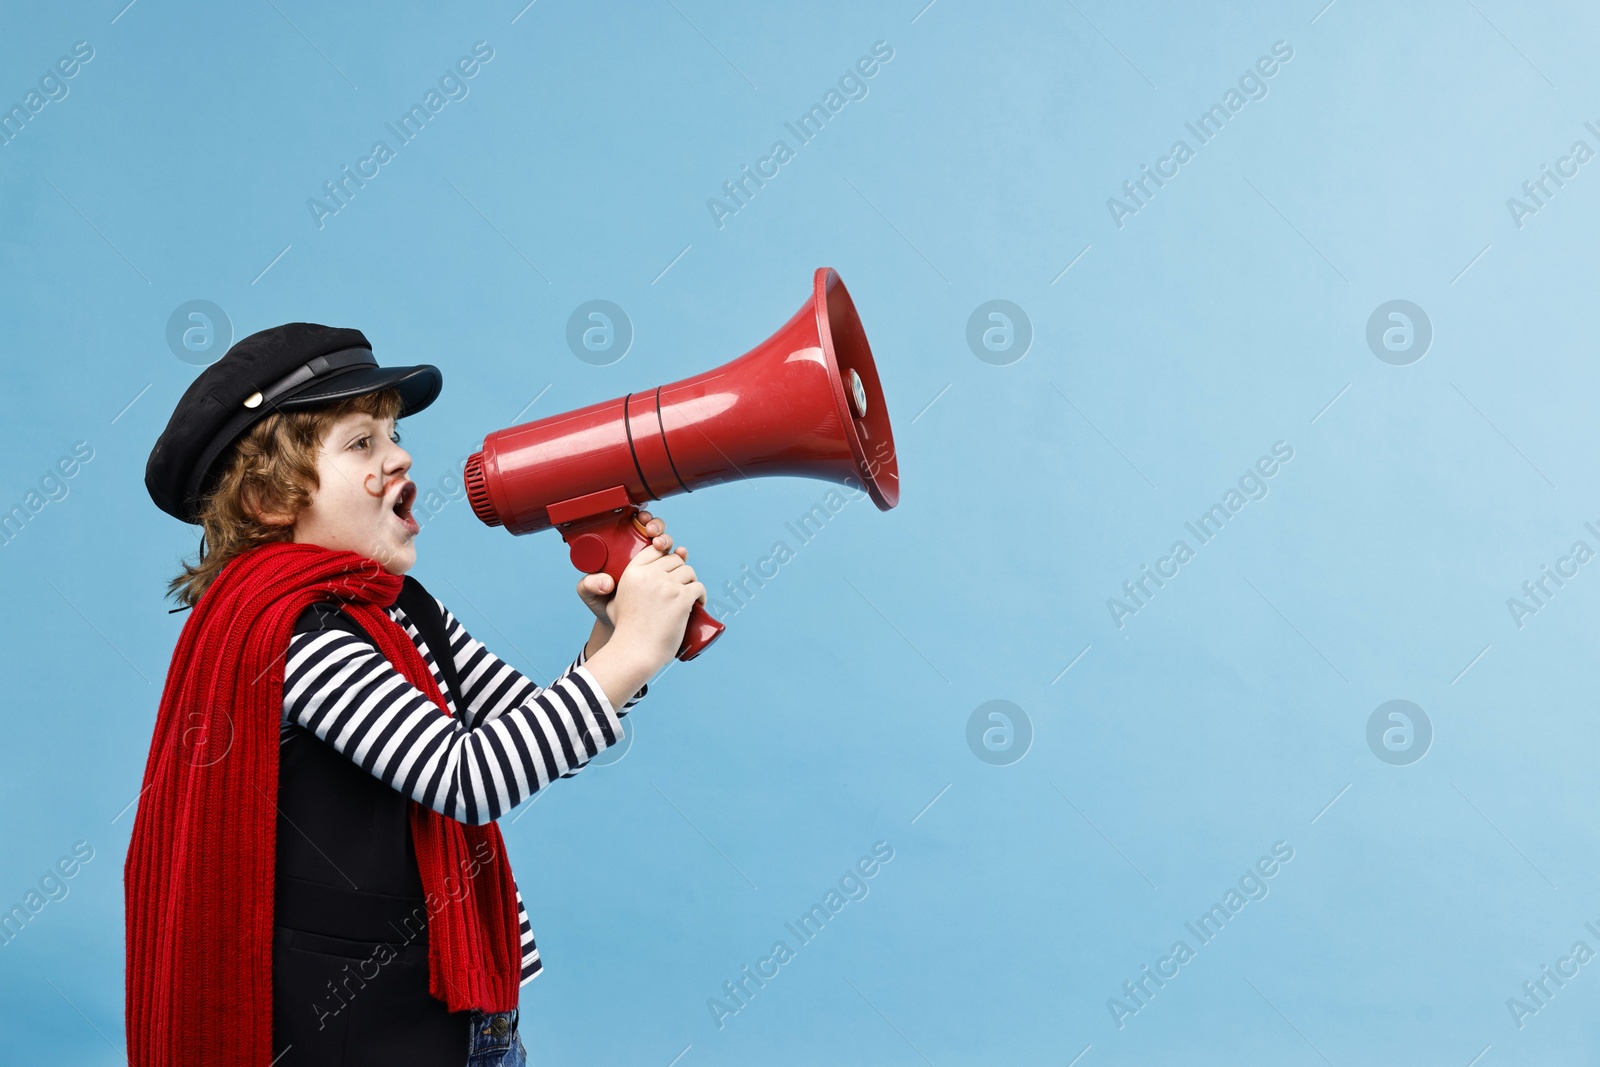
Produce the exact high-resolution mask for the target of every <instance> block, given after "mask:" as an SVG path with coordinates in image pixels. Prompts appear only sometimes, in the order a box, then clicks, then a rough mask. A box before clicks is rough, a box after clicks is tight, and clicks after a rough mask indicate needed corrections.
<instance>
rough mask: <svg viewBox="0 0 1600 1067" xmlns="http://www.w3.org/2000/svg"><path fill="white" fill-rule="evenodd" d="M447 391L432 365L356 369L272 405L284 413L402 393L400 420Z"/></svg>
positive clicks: (312, 384) (318, 381)
mask: <svg viewBox="0 0 1600 1067" xmlns="http://www.w3.org/2000/svg"><path fill="white" fill-rule="evenodd" d="M443 387H444V375H442V374H440V373H439V368H438V367H435V366H433V365H432V364H428V363H423V364H419V365H417V366H415V367H374V366H366V367H352V368H351V369H350V370H347V371H341V372H340V373H338V374H330V375H328V376H327V377H326V378H318V379H313V380H312V381H311V382H309V383H307V385H306V386H305V387H304V388H303V389H297V390H295V391H294V392H291V393H289V394H288V395H286V396H280V397H278V398H276V399H275V400H273V401H272V406H273V407H276V408H282V409H284V410H293V409H295V408H308V407H315V406H317V405H319V404H329V403H332V402H334V401H336V400H344V399H346V398H348V397H352V396H360V395H361V394H363V393H374V392H377V391H379V390H381V389H397V390H399V392H400V416H399V417H401V418H404V417H405V416H407V415H414V414H416V413H417V412H419V411H421V410H422V409H423V408H425V407H427V406H428V405H429V404H431V403H433V402H434V400H435V399H437V398H438V396H439V390H440V389H442V388H443Z"/></svg>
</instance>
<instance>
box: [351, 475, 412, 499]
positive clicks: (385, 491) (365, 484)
mask: <svg viewBox="0 0 1600 1067" xmlns="http://www.w3.org/2000/svg"><path fill="white" fill-rule="evenodd" d="M376 477H378V476H377V475H376V474H368V475H367V476H366V477H365V478H363V479H362V481H361V488H363V489H365V490H366V491H367V493H368V494H369V495H371V496H375V497H385V496H388V495H389V487H390V486H392V485H394V484H395V483H396V482H403V481H405V480H406V476H405V475H403V474H396V475H395V476H394V477H393V478H390V479H389V480H388V481H386V482H384V483H383V485H382V486H380V487H379V489H378V491H377V492H375V493H374V492H373V491H372V484H371V483H372V479H374V478H376Z"/></svg>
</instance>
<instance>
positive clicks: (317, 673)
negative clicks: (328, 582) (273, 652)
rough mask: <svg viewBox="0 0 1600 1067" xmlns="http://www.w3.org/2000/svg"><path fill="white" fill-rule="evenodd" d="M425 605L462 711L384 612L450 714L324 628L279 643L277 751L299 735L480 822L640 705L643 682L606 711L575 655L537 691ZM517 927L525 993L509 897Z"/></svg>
mask: <svg viewBox="0 0 1600 1067" xmlns="http://www.w3.org/2000/svg"><path fill="white" fill-rule="evenodd" d="M434 602H435V603H437V604H438V605H439V610H440V611H441V612H442V613H443V615H444V620H445V633H446V636H447V637H448V639H449V641H450V655H451V658H452V660H453V662H454V664H455V668H456V674H457V677H458V678H459V680H460V682H461V689H462V694H461V695H462V699H463V700H465V701H466V704H467V706H466V708H464V709H463V708H458V707H456V703H455V701H454V700H453V699H452V698H451V696H450V693H449V691H448V689H447V688H446V686H445V682H444V676H443V675H442V673H441V672H440V671H439V668H438V667H437V665H436V664H435V662H434V656H433V651H432V650H431V649H429V648H428V646H427V642H426V641H424V640H423V639H422V637H421V635H420V634H418V632H417V629H416V627H415V626H414V625H412V623H411V621H410V620H409V619H408V618H407V617H406V614H405V612H404V611H402V610H401V608H400V606H399V605H398V604H395V605H391V606H390V607H388V608H386V609H385V611H386V612H387V613H388V615H389V617H390V618H391V619H393V620H394V621H395V622H396V623H398V624H399V625H400V627H401V629H403V630H404V631H405V632H406V635H407V636H408V637H410V638H411V641H412V643H413V644H414V645H416V646H417V650H418V651H419V652H421V653H422V658H423V660H424V662H426V663H427V665H428V669H429V671H431V672H432V673H433V677H434V681H435V682H436V683H437V684H438V686H439V689H440V692H441V693H443V694H444V698H445V703H446V705H447V706H448V708H449V710H450V715H449V717H448V718H447V717H446V716H444V715H441V714H440V713H439V709H438V708H437V707H436V706H435V705H434V703H433V702H432V701H431V700H429V699H428V697H427V695H426V694H424V693H423V692H422V691H421V690H419V689H417V688H416V687H415V686H413V685H412V684H411V683H410V682H408V681H406V678H405V676H404V675H403V674H401V673H400V672H399V671H398V670H396V669H395V668H394V666H393V665H392V664H390V662H389V661H388V659H386V658H385V657H384V655H383V653H381V652H380V651H378V649H377V646H375V645H374V644H373V643H372V642H371V641H369V640H368V639H367V638H365V637H364V636H361V635H359V634H355V633H351V632H349V631H347V630H343V629H338V628H331V627H330V628H325V629H318V630H314V631H311V632H307V633H296V634H294V635H293V636H292V637H291V638H290V641H289V653H288V660H287V662H286V663H285V665H284V676H283V721H282V725H281V728H280V731H279V744H280V745H282V744H283V743H285V742H287V741H288V740H289V739H290V738H291V737H292V736H294V734H295V732H296V731H298V730H305V731H309V732H311V733H313V734H315V735H316V736H317V737H319V738H321V739H322V740H323V741H325V742H327V743H328V744H329V745H332V746H333V748H334V749H336V750H337V751H338V752H340V753H341V754H342V755H344V756H346V757H348V758H349V759H350V760H351V761H353V762H354V763H355V764H356V765H357V766H359V767H361V769H362V770H365V771H367V772H368V773H370V774H372V775H374V776H375V777H377V778H378V779H379V780H380V781H382V782H383V783H384V784H385V785H387V786H389V787H390V788H392V789H395V790H397V791H399V792H401V793H404V794H406V795H407V796H409V797H410V798H411V799H413V800H415V801H417V802H418V803H420V804H424V805H426V806H427V807H429V808H431V809H433V810H434V811H437V812H439V813H440V814H441V815H446V816H448V817H450V818H452V819H456V820H458V821H460V822H464V823H470V824H474V825H482V824H485V823H489V822H492V821H494V820H495V819H498V818H500V817H501V816H502V815H503V814H505V813H506V812H507V811H510V810H511V809H512V808H514V807H516V806H517V805H519V804H521V803H523V802H524V801H526V800H527V799H528V798H529V797H531V796H532V795H533V794H534V793H535V792H537V791H538V790H540V789H542V788H544V787H545V786H547V785H549V784H550V782H551V781H553V780H554V779H556V778H571V777H572V776H573V775H575V774H577V773H578V771H579V770H581V769H582V768H583V766H584V765H585V764H587V763H588V762H589V760H591V759H593V758H594V757H595V756H596V755H598V754H599V753H600V752H601V751H602V750H604V749H606V748H608V747H609V746H611V745H613V744H615V743H616V742H618V741H620V740H621V739H622V724H621V716H623V715H626V714H627V713H628V710H629V709H630V708H632V707H633V706H634V705H635V704H637V703H638V702H639V701H640V699H642V698H643V697H644V695H645V693H646V692H647V690H648V689H649V686H648V685H645V686H641V687H640V688H639V691H638V692H637V693H636V694H634V696H633V697H632V699H630V700H629V701H627V703H625V704H624V705H623V706H622V708H621V709H620V710H616V709H613V708H612V706H611V702H610V701H609V700H607V699H606V695H605V692H604V691H603V690H602V689H601V688H600V684H599V682H597V681H596V680H595V677H594V675H592V674H590V673H589V669H588V668H587V667H585V666H584V665H583V664H584V659H585V655H584V651H583V650H582V649H580V650H579V652H578V658H577V659H575V660H573V661H572V663H571V665H570V666H568V667H567V669H566V671H564V672H563V673H562V674H561V676H560V677H559V678H557V679H556V680H555V681H554V682H552V683H551V684H550V686H549V687H548V688H542V687H540V686H538V685H536V684H534V683H533V682H532V681H530V680H529V679H528V678H527V677H525V676H524V675H522V674H521V673H520V672H519V671H517V670H516V669H515V668H514V667H512V666H511V665H510V664H508V663H505V662H504V661H502V660H501V659H499V658H498V657H496V656H495V655H494V653H492V652H490V651H489V650H488V649H487V648H485V647H484V646H483V645H482V643H480V642H479V641H477V640H476V639H475V638H473V637H472V635H471V634H469V633H467V631H466V629H465V628H463V627H462V625H461V623H460V622H458V621H457V620H456V617H455V616H454V615H452V614H451V613H450V611H449V610H448V609H447V608H445V606H444V604H443V603H442V602H440V601H439V599H438V598H437V597H435V598H434ZM316 610H317V609H316V608H315V607H312V608H308V609H307V611H308V612H314V611H316ZM302 618H303V616H302ZM585 645H586V646H587V642H585ZM517 920H518V923H519V925H520V927H521V939H522V977H521V981H520V983H519V984H522V985H526V984H527V983H528V982H530V981H532V980H533V979H534V978H535V977H536V976H537V975H538V974H539V971H540V970H541V969H542V964H541V963H540V961H539V949H538V947H537V946H536V945H535V944H534V939H533V929H532V926H531V925H530V924H529V922H528V913H527V911H526V909H525V908H524V907H523V904H522V893H521V891H520V890H518V891H517Z"/></svg>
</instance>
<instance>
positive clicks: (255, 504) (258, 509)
mask: <svg viewBox="0 0 1600 1067" xmlns="http://www.w3.org/2000/svg"><path fill="white" fill-rule="evenodd" d="M241 493H242V498H243V502H244V508H245V511H246V512H248V513H249V514H250V515H252V516H254V517H255V519H256V521H257V522H260V523H262V524H264V525H266V526H287V525H288V524H290V523H291V522H293V521H294V517H293V516H292V515H289V514H288V513H287V512H283V511H278V510H276V509H272V508H266V507H263V506H262V504H261V496H260V494H259V493H257V492H256V487H255V486H253V485H247V486H245V487H244V488H243V490H242V491H241Z"/></svg>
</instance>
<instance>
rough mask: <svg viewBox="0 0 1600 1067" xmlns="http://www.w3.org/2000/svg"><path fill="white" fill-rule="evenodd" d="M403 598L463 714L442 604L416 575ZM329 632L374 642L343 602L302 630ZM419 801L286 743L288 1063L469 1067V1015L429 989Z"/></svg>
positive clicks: (323, 609)
mask: <svg viewBox="0 0 1600 1067" xmlns="http://www.w3.org/2000/svg"><path fill="white" fill-rule="evenodd" d="M397 603H398V604H399V606H400V609H401V610H402V611H404V612H405V614H406V618H407V619H408V620H409V621H410V622H411V624H412V625H413V626H415V627H416V628H417V631H418V633H419V634H420V635H421V636H422V640H423V642H424V643H425V644H426V646H427V649H428V652H429V653H431V654H432V656H433V660H434V663H435V665H436V667H437V669H438V673H439V674H441V675H443V677H444V683H445V684H444V686H443V687H441V688H443V689H444V690H445V692H446V693H448V694H449V696H450V699H451V700H453V701H454V702H455V705H456V708H457V709H458V713H459V710H460V709H461V708H462V707H464V705H463V704H462V702H461V695H460V694H461V686H460V682H459V679H458V678H457V677H456V672H455V664H454V661H453V659H452V657H451V652H450V645H449V642H448V639H447V637H446V632H445V625H444V617H443V615H442V614H441V613H440V611H439V608H438V605H437V604H435V603H434V600H433V597H432V595H430V594H429V593H428V592H427V590H425V589H424V588H423V586H422V584H421V583H420V582H418V581H417V580H416V579H414V578H412V577H410V576H409V575H408V576H406V578H405V579H404V583H403V585H402V587H401V593H400V597H399V599H398V601H397ZM330 628H337V629H342V630H345V631H347V632H350V633H353V634H357V635H359V636H364V637H367V638H368V639H370V636H371V635H369V634H367V633H366V631H365V630H363V629H362V627H361V626H360V625H359V624H358V623H356V622H355V621H354V620H353V619H351V618H350V617H349V616H348V615H346V614H344V613H343V612H342V611H340V610H339V609H338V606H337V605H336V604H333V603H318V604H313V605H311V606H310V607H308V608H307V609H306V610H305V611H304V612H302V613H301V615H300V617H299V619H297V620H296V623H295V627H294V632H295V633H297V634H300V633H309V632H315V631H317V630H323V629H330ZM374 643H376V642H374ZM410 804H411V799H410V797H408V796H406V795H405V794H403V793H401V792H400V791H398V790H396V789H393V788H391V787H390V786H387V785H385V784H384V783H383V782H382V781H381V780H379V779H378V778H377V777H375V776H374V775H372V774H371V773H369V772H368V771H366V770H364V769H363V768H361V767H360V766H358V765H357V764H356V763H355V762H353V761H352V760H350V759H349V758H347V757H346V756H344V755H342V754H341V753H339V752H338V751H336V750H335V749H334V748H333V746H332V745H330V744H328V743H327V742H325V741H323V740H322V739H321V738H319V737H318V736H317V735H316V734H314V733H312V732H311V731H309V730H307V729H305V728H304V727H302V726H299V725H298V724H291V725H290V726H289V727H288V728H287V729H286V731H285V734H284V737H283V739H282V743H281V744H280V745H279V748H278V824H277V847H276V868H275V882H276V886H275V889H276V897H275V914H274V919H273V925H274V927H275V934H274V952H273V961H274V966H273V998H274V999H273V1015H274V1028H275V1031H276V1040H275V1048H274V1053H275V1054H276V1053H277V1052H279V1051H281V1050H282V1049H283V1048H284V1046H285V1045H287V1044H291V1043H292V1044H294V1045H295V1048H293V1049H292V1050H290V1051H289V1053H288V1054H287V1055H285V1056H284V1058H283V1060H282V1061H280V1064H279V1067H296V1065H304V1067H311V1065H314V1064H321V1063H324V1062H326V1063H335V1062H340V1061H341V1058H342V1059H343V1060H344V1061H345V1062H355V1060H354V1058H353V1057H354V1056H355V1055H356V1050H358V1049H361V1050H371V1051H373V1052H374V1053H376V1052H377V1051H378V1050H380V1049H384V1048H393V1049H395V1051H396V1054H400V1055H402V1057H403V1058H404V1059H405V1062H409V1063H419V1064H420V1063H434V1062H437V1063H452V1064H459V1063H462V1062H464V1059H465V1049H466V1047H467V1041H468V1037H467V1033H468V1029H467V1028H468V1025H469V1022H470V1018H469V1017H470V1015H471V1013H470V1012H454V1013H451V1012H447V1011H446V1010H445V1005H444V1003H443V1002H442V1001H439V1000H436V999H433V998H432V997H431V996H429V995H428V992H427V987H428V959H427V946H428V938H427V907H426V902H425V894H424V890H423V886H422V877H421V875H420V874H419V873H418V870H417V854H416V848H415V846H414V845H413V843H412V840H411V824H410V817H409V807H410ZM384 946H388V948H387V949H385V948H384ZM391 952H392V953H393V955H390V953H391ZM430 1049H432V1050H436V1051H435V1052H432V1053H430V1052H429V1050H430ZM458 1050H459V1052H458ZM375 1062H381V1060H375ZM395 1062H399V1061H395Z"/></svg>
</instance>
